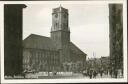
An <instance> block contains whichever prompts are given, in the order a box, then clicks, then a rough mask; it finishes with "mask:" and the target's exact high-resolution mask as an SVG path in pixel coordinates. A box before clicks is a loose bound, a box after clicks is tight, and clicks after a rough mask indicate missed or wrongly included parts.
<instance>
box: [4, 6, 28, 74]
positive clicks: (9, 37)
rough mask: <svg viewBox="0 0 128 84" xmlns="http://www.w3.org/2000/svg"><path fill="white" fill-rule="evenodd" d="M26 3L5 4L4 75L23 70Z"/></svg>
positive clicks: (18, 72) (19, 72)
mask: <svg viewBox="0 0 128 84" xmlns="http://www.w3.org/2000/svg"><path fill="white" fill-rule="evenodd" d="M25 7H26V6H25V5H24V4H5V5H4V75H6V76H14V75H17V74H21V72H22V25H23V24H22V11H23V8H25Z"/></svg>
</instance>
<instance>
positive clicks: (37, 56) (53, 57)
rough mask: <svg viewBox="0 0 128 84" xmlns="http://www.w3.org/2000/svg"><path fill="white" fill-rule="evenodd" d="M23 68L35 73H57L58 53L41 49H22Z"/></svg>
mask: <svg viewBox="0 0 128 84" xmlns="http://www.w3.org/2000/svg"><path fill="white" fill-rule="evenodd" d="M23 63H24V65H23V67H24V70H25V69H30V70H35V71H54V70H55V71H59V69H60V67H59V66H60V65H59V64H60V60H59V52H58V51H53V50H43V49H27V48H25V49H24V53H23Z"/></svg>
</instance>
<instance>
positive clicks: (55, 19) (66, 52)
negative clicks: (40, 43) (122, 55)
mask: <svg viewBox="0 0 128 84" xmlns="http://www.w3.org/2000/svg"><path fill="white" fill-rule="evenodd" d="M51 39H52V40H53V42H54V44H55V45H56V47H57V49H58V50H59V51H60V57H61V58H60V59H61V61H63V62H65V61H69V57H70V48H69V45H70V30H69V25H68V9H65V8H63V7H61V6H60V7H58V8H55V9H53V11H52V27H51Z"/></svg>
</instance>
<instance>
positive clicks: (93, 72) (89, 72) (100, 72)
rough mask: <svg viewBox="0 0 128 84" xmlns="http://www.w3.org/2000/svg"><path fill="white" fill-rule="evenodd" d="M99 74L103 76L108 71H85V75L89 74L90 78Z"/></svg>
mask: <svg viewBox="0 0 128 84" xmlns="http://www.w3.org/2000/svg"><path fill="white" fill-rule="evenodd" d="M98 74H100V77H101V78H102V76H103V74H107V73H105V72H104V70H103V69H101V70H95V69H86V70H84V71H83V75H84V76H88V77H89V78H90V79H92V78H96V77H97V75H98Z"/></svg>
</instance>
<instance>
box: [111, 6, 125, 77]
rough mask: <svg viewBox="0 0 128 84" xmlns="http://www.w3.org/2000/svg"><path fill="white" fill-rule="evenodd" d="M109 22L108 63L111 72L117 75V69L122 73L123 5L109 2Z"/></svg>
mask: <svg viewBox="0 0 128 84" xmlns="http://www.w3.org/2000/svg"><path fill="white" fill-rule="evenodd" d="M109 24H110V28H109V30H110V65H111V72H112V75H114V77H117V71H118V70H121V71H122V74H123V5H122V4H109Z"/></svg>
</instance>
